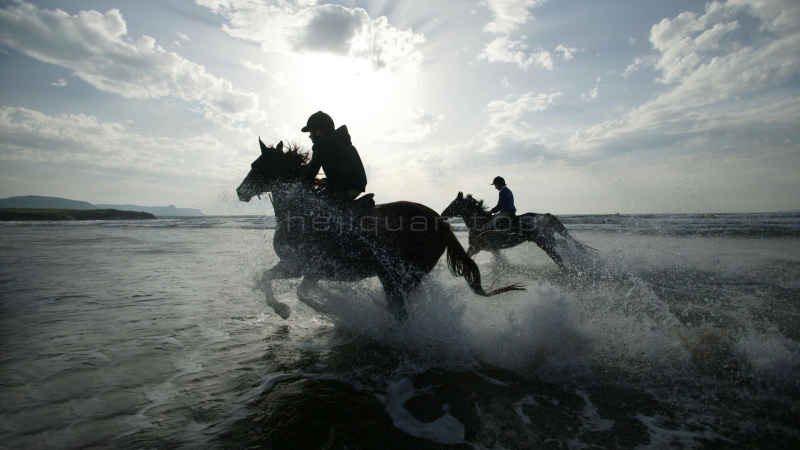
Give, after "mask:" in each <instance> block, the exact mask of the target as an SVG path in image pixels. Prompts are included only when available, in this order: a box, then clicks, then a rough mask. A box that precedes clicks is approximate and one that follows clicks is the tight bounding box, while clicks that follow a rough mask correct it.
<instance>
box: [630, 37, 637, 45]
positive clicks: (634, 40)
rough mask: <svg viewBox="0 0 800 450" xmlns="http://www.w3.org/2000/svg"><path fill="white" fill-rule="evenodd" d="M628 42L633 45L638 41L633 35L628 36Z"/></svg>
mask: <svg viewBox="0 0 800 450" xmlns="http://www.w3.org/2000/svg"><path fill="white" fill-rule="evenodd" d="M628 43H629V44H631V45H633V44H635V43H636V39H634V38H632V37H631V38H628Z"/></svg>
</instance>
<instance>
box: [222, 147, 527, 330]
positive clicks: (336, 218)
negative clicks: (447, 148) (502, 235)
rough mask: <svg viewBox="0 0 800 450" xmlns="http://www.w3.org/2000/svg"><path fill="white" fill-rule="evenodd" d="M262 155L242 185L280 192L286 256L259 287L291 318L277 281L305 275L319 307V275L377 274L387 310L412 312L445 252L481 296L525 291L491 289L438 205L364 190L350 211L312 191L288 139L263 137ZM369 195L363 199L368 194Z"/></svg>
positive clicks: (303, 159)
mask: <svg viewBox="0 0 800 450" xmlns="http://www.w3.org/2000/svg"><path fill="white" fill-rule="evenodd" d="M258 142H259V144H260V145H261V156H259V157H258V159H256V160H255V162H253V164H252V165H251V170H250V173H248V174H247V177H246V178H245V179H244V181H242V184H241V185H240V186H239V187H238V188H237V189H236V193H237V195H238V197H239V200H241V201H243V202H248V201H250V199H252V198H253V197H255V196H260V195H261V194H264V193H268V192H269V193H272V194H274V199H273V201H274V204H273V207H274V209H275V217H276V220H277V228H276V230H275V236H274V238H273V248H274V249H275V253H276V254H277V256H278V257H279V258H280V261H279V262H278V264H277V265H276V266H275V267H273V268H271V269H269V270H268V271H267V272H266V273H265V274H264V277H263V279H262V283H261V285H262V286H263V288H264V291H265V292H266V296H267V304H268V305H269V306H271V307H272V308H273V309H274V310H275V312H277V313H278V314H279V315H280V316H281V317H283V318H284V319H286V318H287V317H289V314H290V310H289V307H288V306H287V305H286V304H284V303H281V302H278V301H277V300H276V299H275V295H274V294H273V292H272V288H271V286H270V284H271V283H270V282H271V280H275V279H286V278H299V277H303V281H302V282H301V283H300V287H298V289H297V294H298V298H299V299H300V300H301V301H303V302H305V303H306V304H308V305H309V306H311V307H312V308H314V309H319V308H320V307H321V305H319V304H318V303H316V302H315V301H313V300H312V299H310V298H309V297H307V293H308V289H310V288H311V287H313V286H314V285H315V284H316V283H317V281H319V280H331V281H358V280H361V279H364V278H368V277H372V276H377V277H378V279H379V280H380V281H381V283H382V284H383V289H384V291H385V292H386V297H387V301H388V305H389V309H390V310H391V311H392V312H393V313H394V314H395V316H396V317H398V318H400V319H403V318H405V317H407V309H406V304H405V300H406V298H407V297H408V294H409V293H410V292H411V291H412V290H414V288H415V287H416V286H417V285H418V284H419V283H420V282H421V281H422V278H423V277H424V276H425V275H426V274H428V273H429V272H430V271H431V270H433V268H434V266H436V263H437V262H438V261H439V258H440V257H441V256H442V254H443V253H444V252H445V251H446V252H447V266H448V268H449V269H450V272H451V273H452V274H453V276H457V277H464V278H465V279H466V280H467V283H468V284H469V287H470V288H471V289H472V291H473V292H475V293H476V294H478V295H481V296H484V297H490V296H492V295H496V294H499V293H502V292H508V291H515V290H523V289H524V288H523V287H521V286H519V285H511V286H506V287H503V288H500V289H495V290H493V291H489V292H485V291H484V290H483V287H481V273H480V271H479V269H478V266H477V264H475V262H474V261H473V260H472V259H471V258H470V257H469V256H467V253H466V252H465V251H464V248H463V247H462V246H461V243H460V242H458V239H457V238H456V236H455V234H453V231H452V230H451V229H450V225H449V224H448V223H447V222H445V221H444V220H443V219H442V218H441V217H440V216H439V215H438V214H436V212H435V211H433V210H432V209H430V208H428V207H426V206H423V205H420V204H417V203H412V202H405V201H402V202H394V203H386V204H382V205H377V206H375V205H374V202H373V201H372V195H371V194H370V195H368V196H364V197H362V198H361V199H359V200H356V201H355V202H354V203H353V205H349V206H348V207H347V208H346V209H345V210H344V211H342V210H339V209H332V208H334V206H332V203H331V202H329V201H325V200H324V199H323V198H322V196H321V194H318V193H315V192H313V191H312V190H311V189H309V188H308V186H307V185H305V184H304V183H303V181H302V175H303V173H304V170H305V165H306V164H307V163H308V159H309V157H308V154H307V153H305V152H302V151H300V150H299V149H297V148H296V147H295V148H290V149H287V151H284V149H283V142H282V141H281V142H279V143H278V145H277V146H276V147H271V146H270V147H267V146H266V145H264V143H263V142H262V141H261V139H259V141H258ZM362 199H364V200H362Z"/></svg>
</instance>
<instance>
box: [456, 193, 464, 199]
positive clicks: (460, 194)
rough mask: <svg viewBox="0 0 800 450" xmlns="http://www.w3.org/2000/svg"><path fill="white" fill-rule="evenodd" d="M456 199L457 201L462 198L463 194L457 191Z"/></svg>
mask: <svg viewBox="0 0 800 450" xmlns="http://www.w3.org/2000/svg"><path fill="white" fill-rule="evenodd" d="M456 198H457V199H458V200H461V199H462V198H464V193H463V192H461V191H458V197H456Z"/></svg>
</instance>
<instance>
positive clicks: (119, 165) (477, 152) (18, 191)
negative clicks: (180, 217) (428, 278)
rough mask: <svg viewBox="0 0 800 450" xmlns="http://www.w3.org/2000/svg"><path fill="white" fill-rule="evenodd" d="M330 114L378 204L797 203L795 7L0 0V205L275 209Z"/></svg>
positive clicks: (721, 207)
mask: <svg viewBox="0 0 800 450" xmlns="http://www.w3.org/2000/svg"><path fill="white" fill-rule="evenodd" d="M318 110H322V111H325V112H326V113H328V114H330V115H331V116H332V117H333V119H334V121H335V123H336V126H337V127H338V126H341V125H347V127H348V130H349V131H350V134H351V136H352V138H353V144H354V145H355V146H356V147H357V148H358V150H359V153H360V155H361V159H362V161H363V162H364V165H365V168H366V171H367V177H368V182H369V184H368V186H367V191H368V192H373V193H375V198H376V201H378V202H379V203H384V202H390V201H397V200H409V201H414V202H418V203H422V204H425V205H427V206H430V207H431V208H433V209H435V210H437V211H441V210H442V209H444V207H446V206H447V205H448V204H449V203H450V201H452V200H453V199H454V198H455V197H456V195H457V193H458V192H459V191H463V192H464V193H471V194H473V195H474V196H475V197H477V198H482V199H485V200H486V201H487V203H489V204H490V205H494V204H495V203H496V201H497V191H495V190H494V188H493V187H492V186H491V185H490V183H491V180H492V179H493V178H494V177H495V176H498V175H500V176H503V177H504V178H505V179H506V181H507V183H508V186H509V188H510V189H511V190H512V191H513V192H514V197H515V201H516V206H517V209H518V212H527V211H534V212H541V213H544V212H550V213H553V214H608V213H623V214H625V213H704V212H708V213H715V212H716V213H725V212H772V211H786V210H797V209H800V2H798V1H797V0H720V1H714V2H702V1H684V0H671V1H663V0H638V1H620V0H607V1H602V2H598V1H595V0H572V1H566V0H437V1H430V0H397V1H389V0H375V1H355V0H351V1H340V2H328V1H323V0H195V1H192V0H137V1H135V2H132V1H125V2H123V1H116V0H104V1H92V0H70V1H47V0H42V1H6V0H0V197H2V198H5V197H11V196H18V195H44V196H53V197H62V198H69V199H73V200H83V201H88V202H91V203H96V204H100V203H103V204H123V203H128V204H137V205H145V206H165V205H176V206H178V207H187V208H199V209H201V210H202V211H203V212H205V213H206V214H270V213H271V208H270V206H269V203H268V201H267V200H266V199H265V200H260V201H259V200H254V201H252V202H250V203H242V202H238V201H237V199H236V195H235V189H236V187H237V186H238V185H239V183H240V182H241V181H242V179H243V178H244V177H245V176H246V175H247V172H248V170H249V168H250V163H251V162H252V161H253V160H255V159H256V157H258V155H259V147H258V139H259V137H260V138H261V139H263V140H264V142H265V143H267V144H277V143H278V142H279V141H284V142H285V143H290V142H293V143H297V144H299V145H301V146H303V147H304V148H305V149H307V150H310V147H311V142H310V140H309V139H308V135H307V134H304V133H301V132H300V129H301V128H302V127H303V126H304V125H305V122H306V120H307V118H308V116H309V115H311V114H312V113H314V112H316V111H318Z"/></svg>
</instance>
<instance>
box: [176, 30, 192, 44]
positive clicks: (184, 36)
mask: <svg viewBox="0 0 800 450" xmlns="http://www.w3.org/2000/svg"><path fill="white" fill-rule="evenodd" d="M175 36H178V38H179V39H181V40H183V41H186V42H189V41H191V39H189V36H187V35H185V34H183V33H181V32H180V31H176V32H175Z"/></svg>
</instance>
